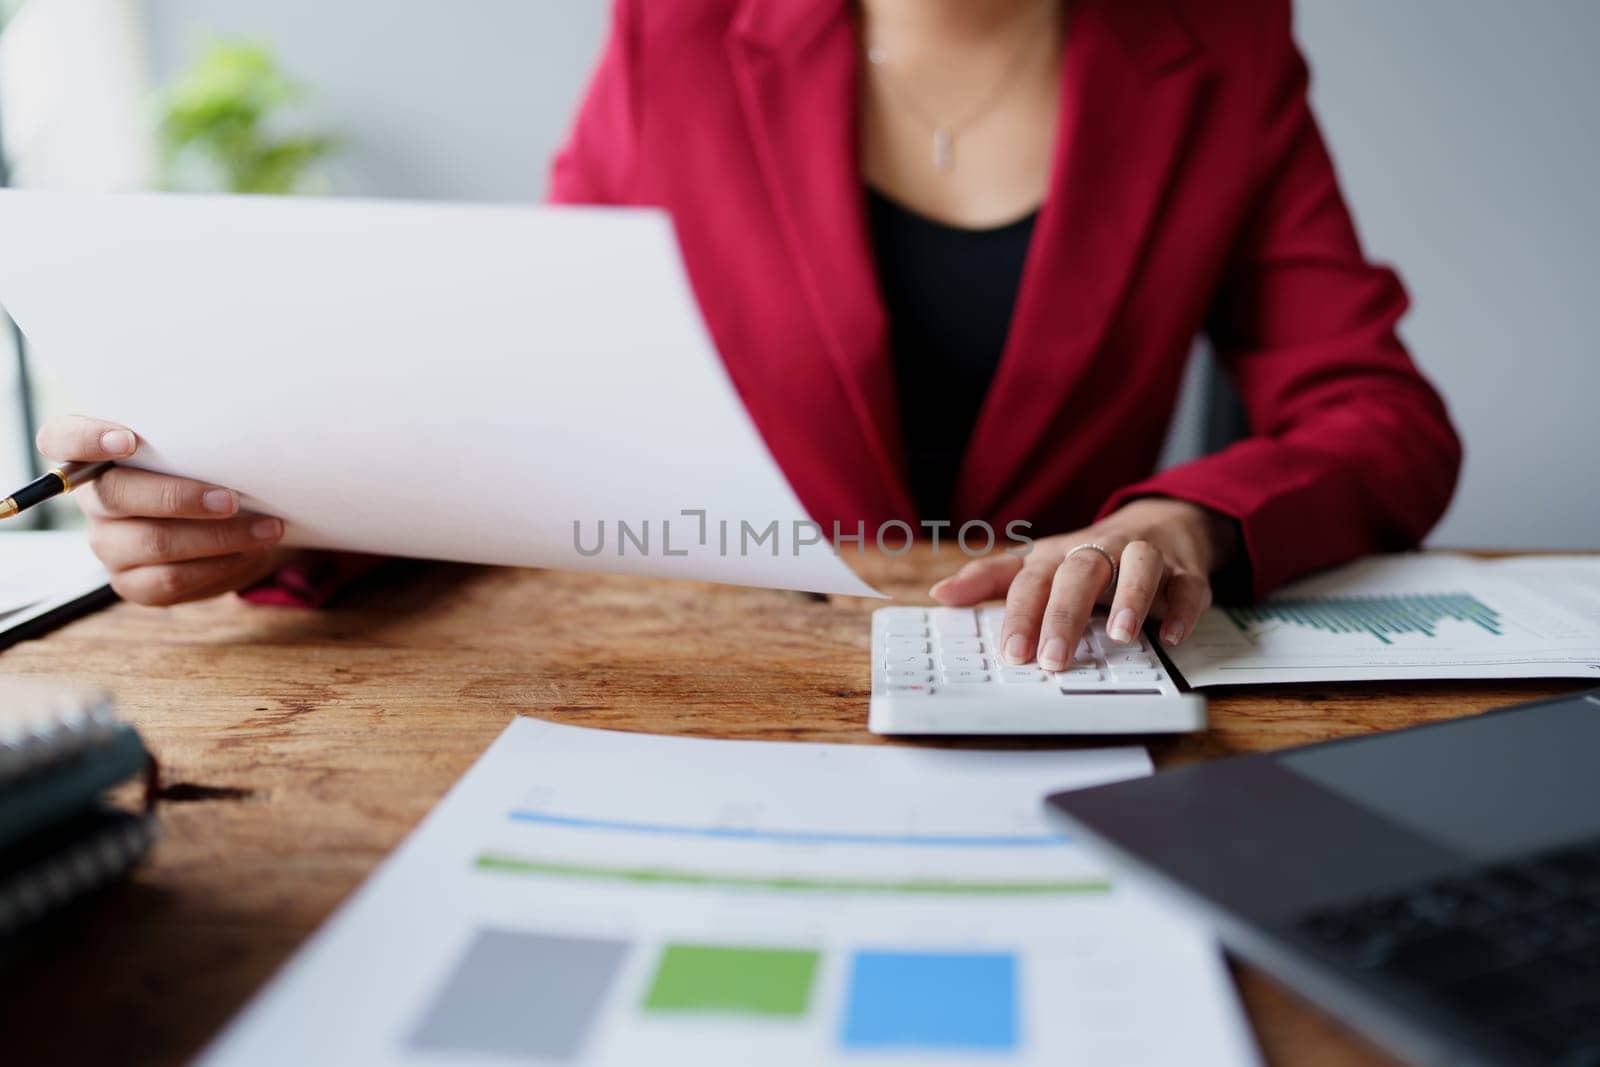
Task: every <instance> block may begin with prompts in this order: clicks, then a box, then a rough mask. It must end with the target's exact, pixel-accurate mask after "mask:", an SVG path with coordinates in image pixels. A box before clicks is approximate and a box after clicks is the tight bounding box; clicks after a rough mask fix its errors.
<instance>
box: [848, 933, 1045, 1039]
mask: <svg viewBox="0 0 1600 1067" xmlns="http://www.w3.org/2000/svg"><path fill="white" fill-rule="evenodd" d="M840 1041H841V1042H842V1043H843V1045H844V1047H845V1048H847V1049H859V1050H863V1051H865V1050H874V1049H876V1050H883V1051H889V1050H893V1049H919V1050H925V1051H930V1050H939V1049H943V1050H946V1051H952V1052H956V1051H964V1052H1011V1051H1013V1050H1015V1049H1016V1047H1017V958H1016V957H1015V956H1014V955H1012V954H1011V953H1009V952H857V953H856V954H855V957H854V959H853V960H852V961H851V964H850V988H849V993H848V1000H847V1002H846V1004H845V1017H844V1031H843V1033H842V1034H841V1035H840Z"/></svg>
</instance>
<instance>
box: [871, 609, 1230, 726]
mask: <svg viewBox="0 0 1600 1067" xmlns="http://www.w3.org/2000/svg"><path fill="white" fill-rule="evenodd" d="M1004 618H1005V609H1004V608H998V607H994V608H879V609H878V610H877V611H875V612H873V613H872V705H871V711H870V713H869V715H868V718H867V725H868V728H869V729H871V731H872V732H873V733H875V734H1147V733H1186V732H1189V731H1192V730H1204V729H1205V728H1206V703H1205V700H1204V698H1202V697H1200V696H1199V695H1197V694H1195V693H1192V692H1187V691H1184V690H1181V689H1179V688H1178V687H1177V685H1175V684H1174V683H1173V680H1172V677H1171V675H1169V674H1168V673H1167V667H1166V664H1165V663H1164V662H1163V661H1162V659H1161V656H1160V655H1159V654H1158V653H1157V652H1156V650H1155V648H1153V647H1152V646H1151V644H1150V641H1149V639H1148V638H1146V637H1145V636H1144V635H1143V634H1140V635H1139V637H1138V640H1137V641H1131V642H1129V643H1128V644H1125V645H1124V644H1118V643H1116V642H1114V641H1112V640H1111V639H1110V638H1108V637H1107V636H1106V629H1105V619H1104V618H1102V617H1100V616H1096V617H1095V619H1094V621H1093V622H1092V623H1090V625H1089V630H1088V632H1087V633H1085V634H1084V637H1083V640H1082V641H1080V642H1079V643H1078V648H1077V650H1076V652H1075V653H1074V655H1073V658H1072V662H1071V663H1070V664H1068V666H1067V669H1066V670H1064V671H1047V670H1043V669H1042V668H1040V667H1039V666H1038V665H1037V664H1034V663H1029V664H1027V665H1025V666H1021V667H1012V666H1009V665H1007V664H1005V663H1003V662H1001V660H1000V658H999V643H1000V626H1001V624H1002V622H1003V620H1004Z"/></svg>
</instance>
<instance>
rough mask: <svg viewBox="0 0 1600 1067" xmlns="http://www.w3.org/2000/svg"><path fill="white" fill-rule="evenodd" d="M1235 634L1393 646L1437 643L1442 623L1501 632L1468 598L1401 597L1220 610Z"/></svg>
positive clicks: (1278, 602)
mask: <svg viewBox="0 0 1600 1067" xmlns="http://www.w3.org/2000/svg"><path fill="white" fill-rule="evenodd" d="M1223 614H1224V615H1226V616H1227V617H1228V620H1229V621H1230V622H1232V623H1233V624H1234V625H1235V626H1237V627H1238V628H1239V630H1240V632H1242V633H1244V634H1247V635H1250V636H1253V637H1255V638H1257V639H1258V640H1259V639H1260V637H1261V636H1262V635H1263V634H1264V633H1266V632H1268V631H1269V629H1270V628H1272V627H1276V626H1288V627H1302V628H1306V629H1311V630H1320V631H1321V632H1323V633H1325V634H1366V635H1367V636H1369V637H1371V638H1372V639H1373V640H1375V641H1377V642H1379V643H1380V644H1385V645H1393V644H1395V643H1396V642H1397V641H1400V640H1403V639H1404V637H1403V635H1409V636H1415V637H1423V638H1427V639H1429V640H1437V639H1438V637H1439V632H1440V630H1441V628H1442V626H1443V624H1445V623H1447V622H1459V623H1467V624H1469V625H1472V626H1476V627H1478V628H1479V629H1480V630H1482V631H1483V632H1484V633H1486V634H1490V635H1492V636H1495V637H1499V636H1500V635H1502V634H1504V633H1505V624H1504V623H1503V622H1502V621H1501V618H1500V613H1499V612H1498V611H1496V610H1495V609H1494V608H1491V607H1490V606H1489V605H1487V604H1485V603H1484V602H1483V601H1481V600H1479V599H1478V598H1477V597H1475V596H1473V595H1472V594H1471V593H1402V594H1397V595H1393V596H1346V597H1339V596H1330V597H1304V598H1285V599H1274V600H1271V601H1268V602H1267V603H1265V604H1262V605H1261V606H1259V607H1254V608H1224V609H1223Z"/></svg>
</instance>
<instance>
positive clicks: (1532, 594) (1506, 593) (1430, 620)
mask: <svg viewBox="0 0 1600 1067" xmlns="http://www.w3.org/2000/svg"><path fill="white" fill-rule="evenodd" d="M1597 620H1600V563H1597V562H1596V561H1594V560H1593V559H1587V558H1579V559H1576V560H1569V559H1566V558H1561V557H1557V558H1536V557H1533V558H1512V559H1500V560H1481V559H1471V558H1468V557H1462V556H1453V555H1444V554H1440V555H1429V554H1423V555H1407V556H1378V557H1372V558H1370V559H1367V560H1362V561H1359V562H1357V563H1355V564H1352V565H1350V566H1348V567H1343V568H1340V569H1338V570H1336V571H1334V572H1331V573H1329V574H1327V575H1323V576H1320V577H1318V578H1315V579H1311V580H1308V581H1305V582H1301V583H1297V584H1296V585H1294V586H1291V587H1289V588H1288V589H1286V590H1284V591H1283V592H1281V593H1279V594H1277V595H1275V596H1273V597H1270V598H1268V599H1267V600H1265V601H1264V602H1262V603H1260V604H1257V605H1255V606H1251V607H1223V608H1214V609H1212V610H1211V611H1208V612H1207V613H1206V614H1205V615H1204V616H1203V617H1202V618H1201V620H1200V623H1199V625H1198V626H1196V628H1195V632H1194V634H1193V635H1192V636H1191V637H1190V639H1189V640H1188V641H1186V642H1184V644H1183V645H1181V646H1179V647H1178V648H1177V649H1176V650H1174V652H1173V653H1172V659H1173V663H1174V665H1175V666H1176V667H1177V668H1178V670H1179V671H1180V672H1181V673H1182V674H1183V676H1184V679H1185V680H1186V681H1188V683H1189V684H1190V685H1194V686H1204V685H1218V684H1240V683H1251V682H1292V681H1338V680H1351V681H1358V680H1381V679H1399V678H1507V677H1523V676H1526V677H1580V678H1581V677H1592V678H1595V679H1596V680H1600V621H1597Z"/></svg>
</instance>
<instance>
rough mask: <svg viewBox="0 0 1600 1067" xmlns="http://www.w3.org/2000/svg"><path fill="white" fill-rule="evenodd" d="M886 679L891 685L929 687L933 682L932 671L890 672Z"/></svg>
mask: <svg viewBox="0 0 1600 1067" xmlns="http://www.w3.org/2000/svg"><path fill="white" fill-rule="evenodd" d="M884 679H885V680H886V681H888V683H889V684H890V685H928V684H931V683H932V682H933V674H932V672H930V671H888V672H887V673H885V674H884Z"/></svg>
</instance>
